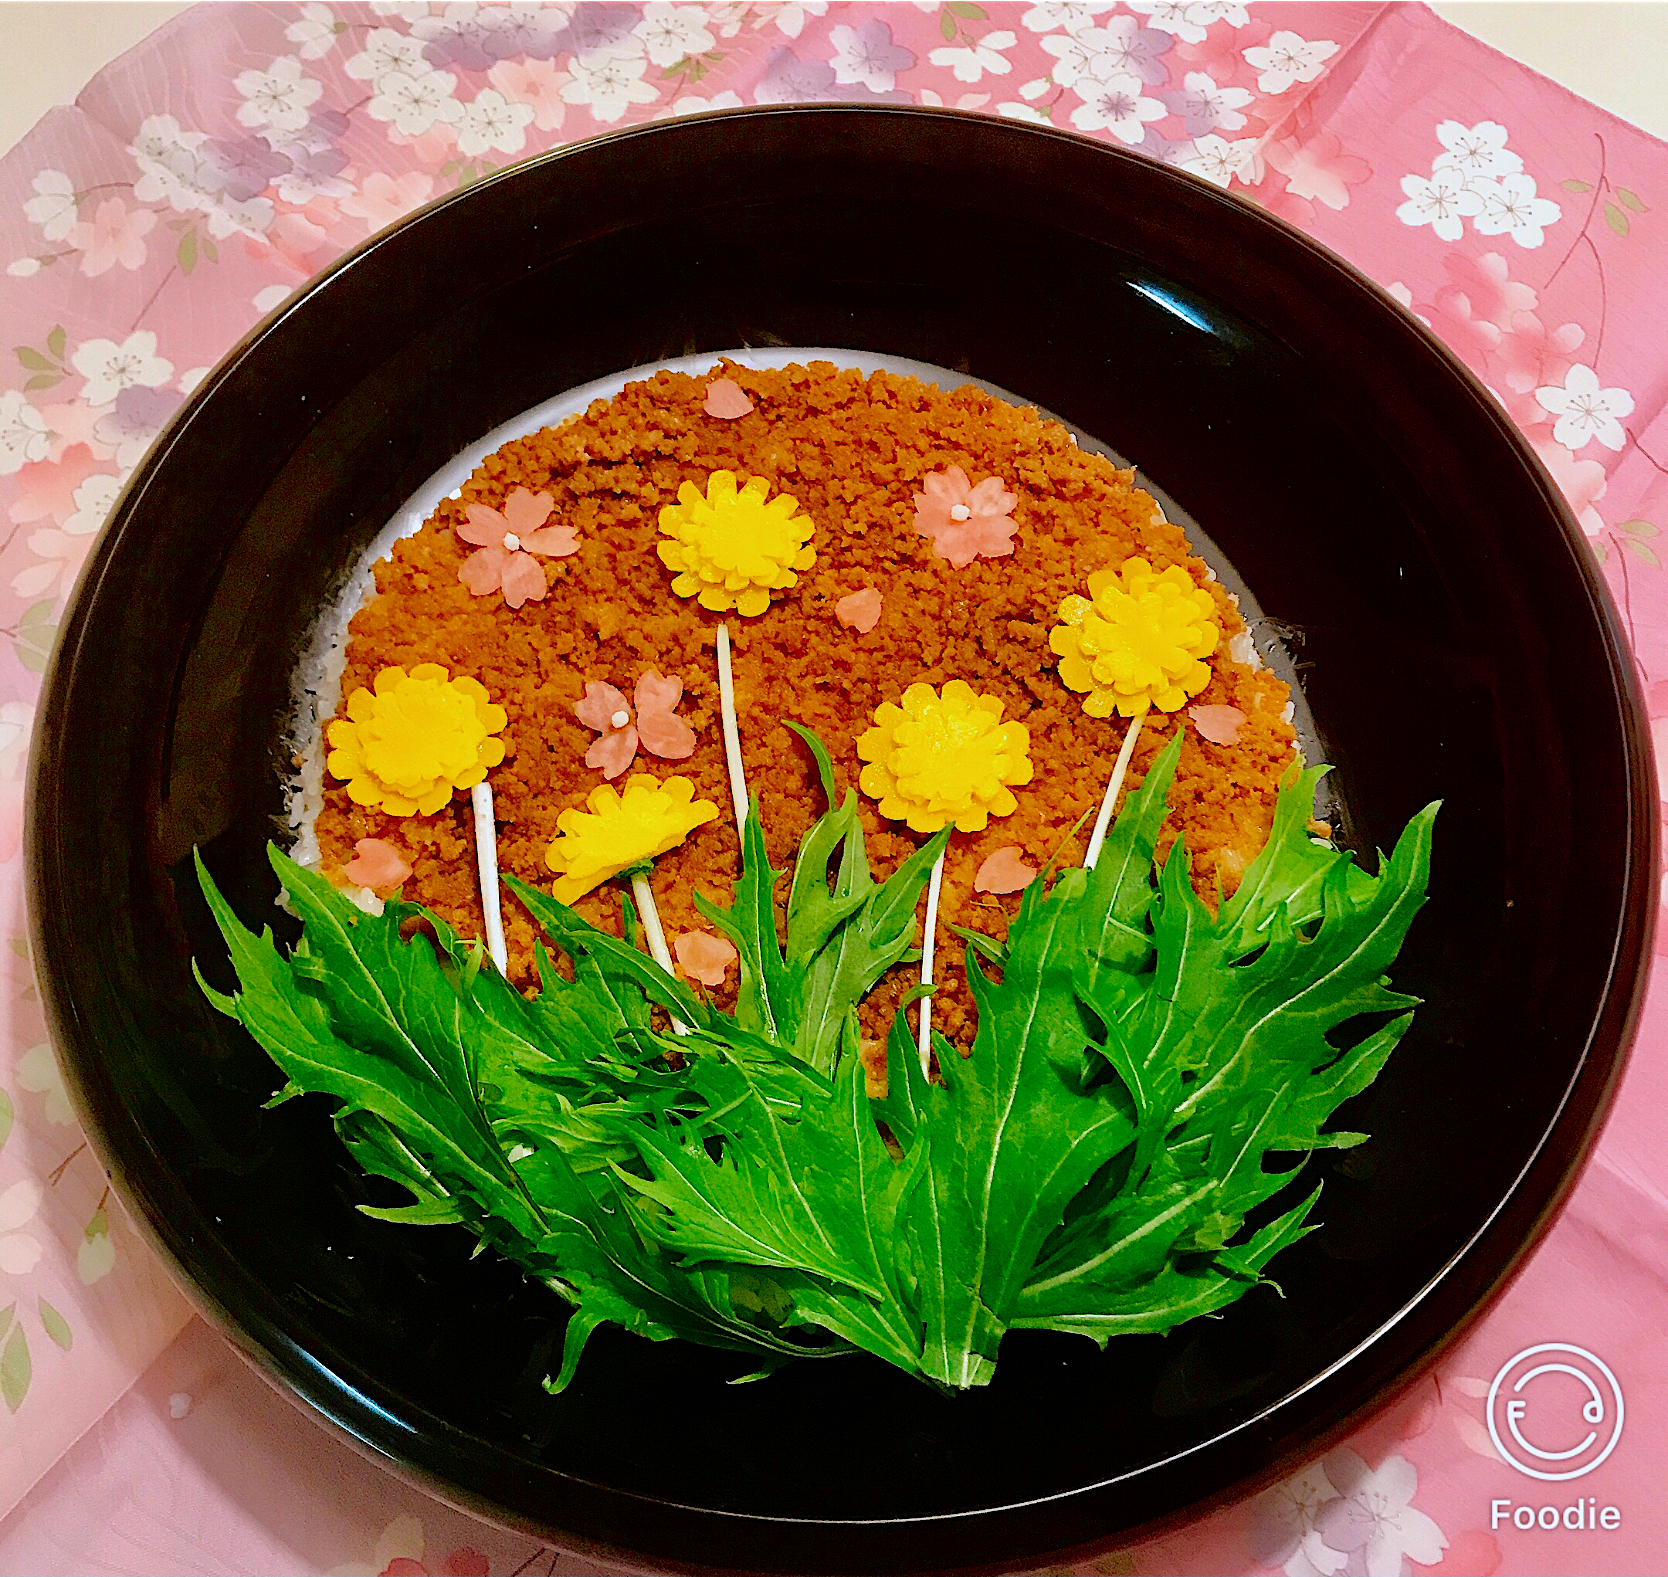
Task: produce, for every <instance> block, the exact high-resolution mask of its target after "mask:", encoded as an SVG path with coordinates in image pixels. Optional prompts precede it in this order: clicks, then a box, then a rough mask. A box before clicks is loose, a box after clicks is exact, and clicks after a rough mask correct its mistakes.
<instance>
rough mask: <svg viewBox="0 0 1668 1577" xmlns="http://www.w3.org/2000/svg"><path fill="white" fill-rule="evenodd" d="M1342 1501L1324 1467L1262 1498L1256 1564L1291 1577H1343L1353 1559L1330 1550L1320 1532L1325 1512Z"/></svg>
mask: <svg viewBox="0 0 1668 1577" xmlns="http://www.w3.org/2000/svg"><path fill="white" fill-rule="evenodd" d="M1337 1499H1338V1491H1337V1490H1336V1489H1335V1488H1334V1487H1333V1485H1332V1481H1331V1480H1330V1479H1328V1478H1327V1476H1326V1469H1325V1468H1324V1467H1323V1466H1322V1465H1321V1464H1320V1463H1319V1462H1314V1463H1311V1464H1310V1465H1309V1466H1308V1467H1306V1468H1304V1469H1303V1471H1302V1472H1301V1473H1294V1474H1293V1475H1292V1476H1291V1477H1290V1478H1288V1479H1286V1480H1285V1481H1284V1482H1283V1483H1281V1484H1277V1485H1275V1487H1274V1488H1273V1489H1271V1490H1268V1491H1266V1492H1265V1493H1263V1494H1261V1495H1259V1496H1258V1497H1257V1498H1256V1500H1254V1501H1253V1502H1252V1503H1251V1527H1250V1540H1249V1542H1250V1552H1251V1558H1252V1559H1253V1560H1254V1561H1255V1562H1256V1563H1257V1564H1258V1565H1259V1566H1274V1567H1278V1568H1279V1569H1280V1570H1281V1571H1283V1572H1284V1573H1285V1574H1286V1577H1341V1574H1342V1572H1343V1571H1344V1568H1345V1567H1346V1566H1348V1565H1349V1557H1348V1556H1347V1555H1340V1554H1339V1553H1338V1552H1337V1551H1336V1550H1332V1549H1328V1548H1327V1546H1326V1544H1325V1543H1324V1542H1323V1541H1322V1539H1321V1536H1320V1534H1318V1533H1317V1532H1316V1531H1315V1522H1316V1520H1317V1519H1318V1518H1319V1516H1320V1514H1321V1511H1322V1510H1323V1508H1325V1507H1326V1506H1327V1505H1329V1504H1330V1503H1332V1502H1333V1501H1336V1500H1337Z"/></svg>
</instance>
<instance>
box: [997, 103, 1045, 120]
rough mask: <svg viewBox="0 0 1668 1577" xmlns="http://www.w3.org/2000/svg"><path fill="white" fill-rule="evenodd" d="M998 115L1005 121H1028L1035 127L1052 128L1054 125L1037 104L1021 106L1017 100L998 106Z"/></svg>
mask: <svg viewBox="0 0 1668 1577" xmlns="http://www.w3.org/2000/svg"><path fill="white" fill-rule="evenodd" d="M996 113H997V114H998V115H1000V116H1001V117H1002V118H1003V119H1004V120H1022V121H1027V122H1029V123H1030V124H1031V125H1033V126H1052V125H1053V124H1054V122H1053V121H1051V120H1050V119H1049V118H1048V116H1047V115H1045V114H1044V113H1043V112H1042V111H1041V110H1040V109H1038V108H1037V106H1036V105H1035V104H1021V103H1019V102H1017V101H1016V100H1009V101H1008V102H1007V103H1006V104H998V105H997V106H996Z"/></svg>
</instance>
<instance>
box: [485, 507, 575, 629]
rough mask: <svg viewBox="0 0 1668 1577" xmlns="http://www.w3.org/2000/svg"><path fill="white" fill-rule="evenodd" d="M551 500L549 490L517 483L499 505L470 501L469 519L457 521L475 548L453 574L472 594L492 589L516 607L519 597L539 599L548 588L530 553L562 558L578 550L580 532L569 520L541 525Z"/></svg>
mask: <svg viewBox="0 0 1668 1577" xmlns="http://www.w3.org/2000/svg"><path fill="white" fill-rule="evenodd" d="M555 507H556V501H555V500H554V499H553V498H552V497H551V496H550V494H548V493H539V494H537V495H535V494H532V493H529V492H528V491H527V489H526V488H524V487H518V488H516V490H515V491H514V492H513V493H511V494H510V496H509V497H508V498H506V499H505V500H504V507H503V509H502V510H498V509H488V508H487V506H486V505H485V504H471V505H470V506H469V509H468V511H467V513H468V516H469V518H468V520H467V521H466V522H465V523H464V524H463V525H461V526H459V527H458V535H459V536H460V537H462V538H463V540H464V541H465V542H472V543H474V544H475V545H476V546H477V547H479V548H480V552H479V553H471V554H470V555H469V557H468V558H466V559H465V560H464V561H463V564H462V565H461V567H460V568H459V569H458V579H459V580H461V581H462V582H463V583H464V585H465V586H467V587H468V588H469V590H470V591H471V592H472V593H473V594H474V595H475V596H477V597H489V596H491V595H492V593H493V592H495V591H501V592H503V594H504V602H505V604H506V605H507V606H509V607H511V608H519V607H520V606H521V605H522V603H524V602H542V601H543V600H544V594H545V592H546V591H547V590H548V589H549V588H548V587H547V586H546V585H545V580H544V571H543V570H542V569H540V568H539V561H538V560H537V559H536V558H534V557H533V555H534V554H535V553H542V554H544V555H546V556H547V557H549V558H566V557H567V555H568V554H570V553H577V552H578V551H579V535H578V533H577V532H576V531H575V530H574V529H573V527H572V526H546V525H545V521H546V520H548V519H549V518H550V511H551V510H552V509H554V508H555Z"/></svg>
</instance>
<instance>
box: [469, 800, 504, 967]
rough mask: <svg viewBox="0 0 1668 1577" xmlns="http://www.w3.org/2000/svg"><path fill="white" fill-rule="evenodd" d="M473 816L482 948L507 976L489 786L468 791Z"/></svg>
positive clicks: (493, 820) (494, 826)
mask: <svg viewBox="0 0 1668 1577" xmlns="http://www.w3.org/2000/svg"><path fill="white" fill-rule="evenodd" d="M469 803H470V806H471V807H472V808H473V810H474V812H475V866H476V868H477V869H478V870H479V871H480V873H481V912H482V914H484V915H485V916H486V945H487V951H488V952H489V953H490V954H492V961H493V963H494V964H496V965H497V966H498V973H499V974H501V975H503V976H504V977H505V978H506V979H507V978H508V977H509V973H510V955H509V953H508V952H507V951H506V950H505V947H504V906H503V903H502V902H501V901H500V898H499V894H498V822H497V819H496V818H495V817H494V815H493V813H492V785H491V784H490V783H487V782H484V781H483V782H480V783H477V784H476V785H475V786H474V788H472V789H470V791H469Z"/></svg>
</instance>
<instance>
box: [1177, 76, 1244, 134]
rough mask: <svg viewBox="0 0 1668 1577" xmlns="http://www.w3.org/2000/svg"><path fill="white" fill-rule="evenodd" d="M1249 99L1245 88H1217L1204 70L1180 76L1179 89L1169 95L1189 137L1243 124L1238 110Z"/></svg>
mask: <svg viewBox="0 0 1668 1577" xmlns="http://www.w3.org/2000/svg"><path fill="white" fill-rule="evenodd" d="M1250 102H1251V95H1250V93H1249V92H1248V91H1247V90H1246V89H1244V88H1219V87H1218V86H1217V85H1216V79H1215V78H1214V77H1213V76H1211V75H1210V74H1209V73H1208V72H1205V71H1190V72H1188V73H1187V75H1186V76H1185V77H1183V78H1182V91H1181V92H1180V93H1175V94H1171V95H1170V108H1171V110H1172V111H1173V112H1174V113H1175V114H1177V115H1179V116H1181V118H1182V119H1183V120H1184V121H1185V122H1186V123H1187V135H1188V136H1189V137H1202V136H1204V134H1205V133H1206V132H1208V131H1216V130H1218V129H1220V130H1222V131H1238V130H1239V129H1240V127H1241V126H1243V125H1244V124H1245V117H1244V116H1243V115H1241V114H1240V111H1241V110H1242V109H1243V108H1244V107H1245V106H1246V105H1247V104H1249V103H1250Z"/></svg>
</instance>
